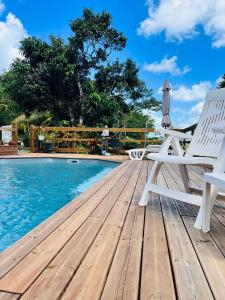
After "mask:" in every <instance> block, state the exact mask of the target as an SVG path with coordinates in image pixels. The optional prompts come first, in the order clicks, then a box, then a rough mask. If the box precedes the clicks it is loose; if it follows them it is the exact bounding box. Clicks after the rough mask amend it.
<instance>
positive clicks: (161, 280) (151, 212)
mask: <svg viewBox="0 0 225 300" xmlns="http://www.w3.org/2000/svg"><path fill="white" fill-rule="evenodd" d="M140 299H141V300H145V299H146V300H147V299H176V295H175V288H174V283H173V275H172V269H171V265H170V259H169V250H168V246H167V240H166V233H165V228H164V222H163V216H162V211H161V206H160V202H159V196H158V195H152V196H151V200H150V202H149V205H148V206H147V209H146V217H145V233H144V248H143V258H142V276H141V289H140Z"/></svg>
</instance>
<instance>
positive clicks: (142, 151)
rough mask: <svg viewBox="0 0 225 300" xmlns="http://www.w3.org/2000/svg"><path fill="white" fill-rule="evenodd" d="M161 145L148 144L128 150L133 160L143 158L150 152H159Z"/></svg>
mask: <svg viewBox="0 0 225 300" xmlns="http://www.w3.org/2000/svg"><path fill="white" fill-rule="evenodd" d="M160 147H161V146H160V145H148V146H147V147H146V148H137V149H130V150H127V151H126V152H127V153H128V154H129V157H130V159H131V160H142V159H143V158H144V156H145V155H146V154H147V153H149V152H152V153H158V152H159V151H160Z"/></svg>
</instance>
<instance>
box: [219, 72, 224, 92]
mask: <svg viewBox="0 0 225 300" xmlns="http://www.w3.org/2000/svg"><path fill="white" fill-rule="evenodd" d="M218 88H219V89H221V88H225V74H224V75H223V77H222V80H221V81H220V82H219V84H218Z"/></svg>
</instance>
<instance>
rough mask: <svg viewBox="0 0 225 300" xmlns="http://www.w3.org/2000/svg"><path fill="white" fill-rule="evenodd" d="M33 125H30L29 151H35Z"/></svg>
mask: <svg viewBox="0 0 225 300" xmlns="http://www.w3.org/2000/svg"><path fill="white" fill-rule="evenodd" d="M34 143H35V137H34V125H31V126H30V152H31V153H33V152H35V144H34Z"/></svg>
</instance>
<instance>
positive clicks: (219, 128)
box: [212, 125, 225, 134]
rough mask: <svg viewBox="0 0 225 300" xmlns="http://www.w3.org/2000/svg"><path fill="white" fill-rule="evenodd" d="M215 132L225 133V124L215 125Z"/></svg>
mask: <svg viewBox="0 0 225 300" xmlns="http://www.w3.org/2000/svg"><path fill="white" fill-rule="evenodd" d="M212 131H213V132H214V133H223V134H225V126H224V125H215V126H214V127H213V129H212Z"/></svg>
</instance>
